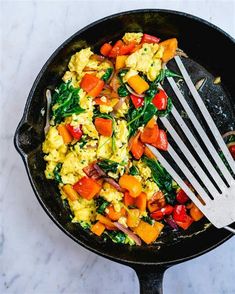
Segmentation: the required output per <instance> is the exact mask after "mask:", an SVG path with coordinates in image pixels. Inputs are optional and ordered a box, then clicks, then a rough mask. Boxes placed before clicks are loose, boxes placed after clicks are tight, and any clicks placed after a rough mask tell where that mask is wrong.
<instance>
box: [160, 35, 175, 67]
mask: <svg viewBox="0 0 235 294" xmlns="http://www.w3.org/2000/svg"><path fill="white" fill-rule="evenodd" d="M159 45H161V46H163V47H164V53H163V57H162V60H163V62H168V61H169V60H170V59H172V58H173V57H174V56H175V52H176V49H177V47H178V41H177V39H176V38H172V39H168V40H165V41H163V42H161V43H160V44H159Z"/></svg>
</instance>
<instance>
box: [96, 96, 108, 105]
mask: <svg viewBox="0 0 235 294" xmlns="http://www.w3.org/2000/svg"><path fill="white" fill-rule="evenodd" d="M95 104H97V105H106V106H110V105H111V102H110V100H109V99H107V98H106V97H105V99H102V97H97V98H95Z"/></svg>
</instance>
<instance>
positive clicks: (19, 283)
mask: <svg viewBox="0 0 235 294" xmlns="http://www.w3.org/2000/svg"><path fill="white" fill-rule="evenodd" d="M144 7H145V8H150V7H152V8H157V7H158V8H170V9H173V10H182V11H186V12H189V13H192V14H195V15H197V16H200V17H202V18H205V19H207V20H209V21H211V22H212V23H215V24H216V25H218V26H220V27H221V28H222V29H224V30H225V31H227V32H228V33H230V34H231V35H232V36H235V17H234V9H235V2H234V1H213V0H210V1H209V0H208V1H181V0H175V1H164V0H161V1H131V0H130V1H121V0H120V1H59V0H58V1H43V0H42V1H1V3H0V14H1V15H0V39H1V47H0V48H1V49H0V50H1V51H0V59H1V71H0V91H1V92H0V93H1V94H0V101H1V108H0V120H1V121H0V146H1V147H0V151H1V152H0V166H1V170H0V177H1V182H0V187H1V190H0V217H1V220H0V293H4V294H5V293H10V294H13V293H16V294H21V293H33V294H41V293H48V294H57V293H65V294H75V293H79V294H93V293H96V294H106V293H110V292H111V293H114V294H121V293H126V294H127V293H128V294H129V293H138V290H139V285H138V281H137V277H136V275H135V273H134V271H133V270H132V269H130V268H128V267H125V266H123V265H119V264H117V263H114V262H111V261H108V260H106V259H104V258H102V257H99V256H97V255H95V254H93V253H90V252H89V251H87V250H85V249H83V248H82V247H80V246H78V245H77V244H75V243H74V242H73V241H72V240H70V239H69V238H68V237H67V236H65V235H64V234H63V233H62V232H61V231H60V230H59V229H58V228H57V227H56V226H55V225H54V224H53V222H52V221H51V220H50V219H49V218H48V217H47V215H46V214H45V213H44V211H43V210H42V208H41V207H40V205H39V203H38V202H37V199H36V197H35V196H34V194H33V191H32V189H31V187H30V185H29V182H28V179H27V176H26V172H25V170H24V167H23V164H22V161H21V159H20V157H19V156H18V154H17V153H16V151H15V149H14V147H13V141H12V138H13V134H14V131H15V128H16V125H17V123H18V122H19V120H20V118H21V115H22V112H23V108H24V104H25V100H26V98H27V95H28V93H29V90H30V88H31V86H32V83H33V81H34V79H35V77H36V75H37V73H38V72H39V70H40V69H41V67H42V65H43V64H44V63H45V61H46V60H47V58H48V56H50V54H51V53H52V52H53V51H54V50H55V49H56V48H57V47H58V46H59V45H60V44H61V43H62V42H63V41H64V40H65V39H66V38H68V37H69V36H71V35H72V34H73V33H74V32H76V31H77V30H78V29H80V28H82V27H83V26H85V25H87V24H88V23H90V22H92V21H94V20H97V19H99V18H102V17H104V16H106V15H109V14H112V13H116V12H119V11H123V10H129V9H136V8H144ZM234 246H235V241H234V238H233V239H230V240H229V241H228V242H226V243H225V244H223V245H221V246H220V247H219V248H217V249H215V250H214V251H212V252H210V253H208V254H206V255H204V256H201V257H199V258H196V259H194V260H191V261H188V262H185V263H183V264H180V265H177V266H174V267H172V268H170V269H169V270H168V271H167V272H166V274H165V278H164V290H165V293H166V294H172V293H174V294H188V293H190V294H198V293H200V294H223V293H224V294H232V293H235V284H234V276H235V254H234Z"/></svg>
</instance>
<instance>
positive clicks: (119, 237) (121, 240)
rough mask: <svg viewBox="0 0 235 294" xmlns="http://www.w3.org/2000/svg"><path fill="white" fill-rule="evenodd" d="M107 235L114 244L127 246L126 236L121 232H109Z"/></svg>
mask: <svg viewBox="0 0 235 294" xmlns="http://www.w3.org/2000/svg"><path fill="white" fill-rule="evenodd" d="M106 234H107V235H108V236H109V238H110V239H111V240H112V241H113V242H114V243H118V244H126V234H124V233H123V232H119V231H109V232H106Z"/></svg>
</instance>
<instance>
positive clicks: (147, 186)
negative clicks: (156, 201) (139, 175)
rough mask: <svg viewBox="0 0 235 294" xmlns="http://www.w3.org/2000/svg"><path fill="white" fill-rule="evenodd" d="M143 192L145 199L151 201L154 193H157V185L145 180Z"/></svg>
mask: <svg viewBox="0 0 235 294" xmlns="http://www.w3.org/2000/svg"><path fill="white" fill-rule="evenodd" d="M143 191H144V192H145V193H146V195H147V199H148V200H149V199H151V198H152V197H153V195H154V194H155V193H157V192H158V191H159V187H158V185H157V184H156V183H155V182H153V181H152V180H147V181H145V182H144V185H143Z"/></svg>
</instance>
